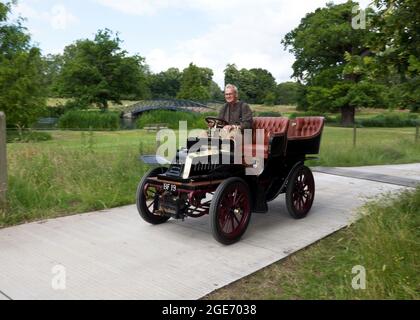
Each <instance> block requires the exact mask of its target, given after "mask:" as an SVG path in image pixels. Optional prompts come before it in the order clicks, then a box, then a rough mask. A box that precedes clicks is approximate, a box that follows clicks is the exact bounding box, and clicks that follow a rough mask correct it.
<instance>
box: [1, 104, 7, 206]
mask: <svg viewBox="0 0 420 320" xmlns="http://www.w3.org/2000/svg"><path fill="white" fill-rule="evenodd" d="M6 191H7V157H6V115H5V114H4V113H3V112H1V111H0V208H4V207H5V206H6Z"/></svg>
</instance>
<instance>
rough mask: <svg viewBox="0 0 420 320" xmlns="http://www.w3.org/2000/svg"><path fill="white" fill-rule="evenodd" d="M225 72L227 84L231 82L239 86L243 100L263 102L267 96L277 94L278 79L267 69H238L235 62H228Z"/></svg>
mask: <svg viewBox="0 0 420 320" xmlns="http://www.w3.org/2000/svg"><path fill="white" fill-rule="evenodd" d="M224 72H225V85H226V84H228V83H231V84H234V85H235V86H237V87H238V90H239V93H240V98H241V99H242V100H245V101H247V102H249V103H261V104H262V103H264V102H265V100H266V98H267V96H269V97H272V96H273V94H275V91H276V81H275V79H274V77H273V75H272V74H271V73H270V72H268V71H267V70H265V69H261V68H253V69H250V70H247V69H245V68H242V69H241V70H238V69H237V68H236V65H235V64H228V65H227V66H226V69H225V70H224Z"/></svg>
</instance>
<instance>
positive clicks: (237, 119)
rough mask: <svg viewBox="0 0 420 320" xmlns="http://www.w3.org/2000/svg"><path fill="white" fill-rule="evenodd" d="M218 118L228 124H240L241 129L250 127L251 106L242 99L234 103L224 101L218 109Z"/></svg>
mask: <svg viewBox="0 0 420 320" xmlns="http://www.w3.org/2000/svg"><path fill="white" fill-rule="evenodd" d="M218 118H220V119H224V120H226V121H227V122H228V123H229V124H233V125H240V126H241V129H251V128H252V111H251V108H250V107H249V105H248V104H247V103H245V102H242V101H238V102H236V103H235V104H234V105H230V104H229V103H225V105H224V106H223V107H222V109H220V111H219V116H218Z"/></svg>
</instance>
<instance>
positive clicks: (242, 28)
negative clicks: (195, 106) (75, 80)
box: [96, 0, 370, 86]
mask: <svg viewBox="0 0 420 320" xmlns="http://www.w3.org/2000/svg"><path fill="white" fill-rule="evenodd" d="M96 1H98V2H100V3H102V4H104V5H107V6H110V7H112V8H114V9H116V10H120V11H123V12H125V13H130V14H136V15H144V14H148V15H150V14H157V13H158V12H159V10H163V9H189V10H191V9H193V10H197V11H200V12H202V13H205V14H206V15H207V16H208V17H209V18H210V20H211V21H214V24H213V26H212V27H211V28H210V29H209V30H207V31H206V32H205V33H203V34H201V35H200V36H198V37H195V38H191V39H189V40H187V41H183V42H178V44H177V45H176V46H175V48H173V47H172V48H170V49H169V48H164V47H159V48H154V49H152V50H150V51H149V52H147V53H146V54H145V56H146V59H147V63H148V64H149V65H150V67H151V69H152V71H154V72H159V71H162V70H166V69H168V68H169V67H178V68H180V69H183V68H185V67H186V66H188V64H189V63H190V62H193V63H195V64H197V65H199V66H202V67H209V68H212V69H213V71H214V73H215V75H214V80H215V81H216V82H217V83H218V84H219V85H220V86H223V82H224V79H223V78H224V75H223V70H224V68H225V67H226V64H228V63H235V64H236V65H237V67H238V68H264V69H267V70H269V71H270V72H271V73H272V74H273V76H274V77H275V78H276V80H277V81H278V82H282V81H287V80H290V76H291V74H292V73H293V71H292V68H291V66H292V64H293V61H294V59H293V56H292V55H291V54H290V53H288V52H286V51H284V50H283V45H282V44H281V39H282V38H283V37H284V35H285V34H286V33H287V32H289V31H290V30H292V29H293V28H294V27H296V26H297V25H298V24H299V22H300V19H301V18H302V17H304V15H305V14H306V13H308V12H311V11H313V10H315V9H316V8H318V7H321V6H324V5H325V3H326V2H327V0H312V1H307V0H294V1H281V0H259V1H256V0H229V1H225V0H172V1H167V0H149V1H147V0H145V1H135V0H96ZM344 1H346V0H338V1H335V2H336V3H338V2H344ZM369 2H370V0H362V1H361V5H362V6H366V5H367V4H368V3H369Z"/></svg>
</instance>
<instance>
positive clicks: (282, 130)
mask: <svg viewBox="0 0 420 320" xmlns="http://www.w3.org/2000/svg"><path fill="white" fill-rule="evenodd" d="M288 127H289V119H288V118H284V117H254V118H253V123H252V131H253V132H252V144H248V145H244V155H251V154H252V156H255V155H256V154H257V151H263V152H264V158H267V157H268V151H269V142H270V138H271V136H272V135H274V134H275V135H286V133H287V130H288ZM257 129H263V130H264V144H263V145H257V144H256V132H257ZM251 152H252V153H251Z"/></svg>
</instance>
